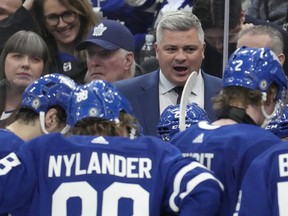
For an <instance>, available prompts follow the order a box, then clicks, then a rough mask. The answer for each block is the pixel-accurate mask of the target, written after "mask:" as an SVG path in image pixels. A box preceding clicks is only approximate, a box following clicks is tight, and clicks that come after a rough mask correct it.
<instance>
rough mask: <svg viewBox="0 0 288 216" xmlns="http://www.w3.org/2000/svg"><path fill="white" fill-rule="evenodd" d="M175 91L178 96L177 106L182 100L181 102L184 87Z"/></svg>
mask: <svg viewBox="0 0 288 216" xmlns="http://www.w3.org/2000/svg"><path fill="white" fill-rule="evenodd" d="M173 89H174V91H175V92H176V93H177V94H178V97H177V102H176V104H180V100H181V96H182V92H183V89H184V87H183V86H176V87H174V88H173Z"/></svg>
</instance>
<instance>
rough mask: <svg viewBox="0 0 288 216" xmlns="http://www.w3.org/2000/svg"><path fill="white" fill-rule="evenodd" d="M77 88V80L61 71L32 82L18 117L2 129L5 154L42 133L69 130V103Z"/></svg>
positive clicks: (26, 90) (0, 130)
mask: <svg viewBox="0 0 288 216" xmlns="http://www.w3.org/2000/svg"><path fill="white" fill-rule="evenodd" d="M75 88H76V84H75V82H74V81H73V80H71V79H70V78H68V77H66V76H64V75H61V74H48V75H45V76H43V77H41V78H39V79H38V80H36V81H34V82H33V83H31V84H30V85H29V86H28V87H27V88H26V89H25V91H24V93H23V96H22V102H21V105H20V109H19V111H18V113H17V116H16V121H15V122H13V123H12V124H10V125H8V126H7V127H6V129H0V134H1V135H0V137H1V138H0V142H1V146H0V148H1V154H0V156H1V158H2V157H3V156H6V155H7V154H8V153H10V152H12V151H15V150H17V149H18V148H19V147H20V145H21V144H22V143H23V142H24V141H28V140H30V139H32V138H35V137H37V136H40V135H42V134H45V133H50V132H56V131H58V132H60V131H62V132H63V133H66V132H67V131H68V130H67V129H69V125H68V122H67V117H68V113H67V110H68V107H67V104H68V103H69V101H70V98H69V97H70V95H71V93H72V91H73V90H74V89H75ZM4 149H6V151H4Z"/></svg>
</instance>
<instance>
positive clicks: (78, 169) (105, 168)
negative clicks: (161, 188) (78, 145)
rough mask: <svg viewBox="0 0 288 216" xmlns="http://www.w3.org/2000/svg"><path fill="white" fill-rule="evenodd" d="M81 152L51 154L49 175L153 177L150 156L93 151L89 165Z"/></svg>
mask: <svg viewBox="0 0 288 216" xmlns="http://www.w3.org/2000/svg"><path fill="white" fill-rule="evenodd" d="M81 162H82V161H81V153H75V154H71V155H57V156H55V155H51V156H50V158H49V169H48V177H60V176H71V175H76V176H78V175H85V174H93V173H96V174H110V175H115V176H120V177H126V178H151V173H150V170H151V169H152V161H151V160H150V159H149V158H133V157H123V156H120V155H114V154H107V153H102V154H101V158H99V155H98V153H97V152H92V153H91V156H90V159H89V163H88V165H87V167H84V165H83V164H82V163H83V162H82V163H81Z"/></svg>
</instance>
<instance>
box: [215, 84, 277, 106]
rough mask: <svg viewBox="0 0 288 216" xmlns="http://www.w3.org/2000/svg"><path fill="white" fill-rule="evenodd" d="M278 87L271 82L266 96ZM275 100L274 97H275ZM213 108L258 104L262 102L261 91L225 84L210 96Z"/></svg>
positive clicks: (269, 95)
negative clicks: (215, 94)
mask: <svg viewBox="0 0 288 216" xmlns="http://www.w3.org/2000/svg"><path fill="white" fill-rule="evenodd" d="M277 90H278V88H277V86H276V85H275V83H272V84H271V85H270V87H269V89H268V91H267V97H271V92H272V91H276V92H277ZM275 100H276V99H275ZM212 101H213V109H214V110H216V111H220V110H222V109H223V108H225V107H227V106H235V105H239V104H241V105H242V106H243V108H246V107H247V106H248V105H252V106H260V105H261V103H262V93H261V92H260V91H258V90H252V89H248V88H244V87H241V86H227V87H224V88H223V90H222V91H221V92H220V93H219V94H218V95H217V96H215V97H213V98H212Z"/></svg>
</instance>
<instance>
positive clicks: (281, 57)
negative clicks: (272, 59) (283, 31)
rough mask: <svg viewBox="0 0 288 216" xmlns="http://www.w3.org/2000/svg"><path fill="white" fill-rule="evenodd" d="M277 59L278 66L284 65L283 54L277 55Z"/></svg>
mask: <svg viewBox="0 0 288 216" xmlns="http://www.w3.org/2000/svg"><path fill="white" fill-rule="evenodd" d="M277 57H278V59H279V61H280V64H281V65H282V66H283V65H284V62H285V55H284V53H279V54H278V55H277Z"/></svg>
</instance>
